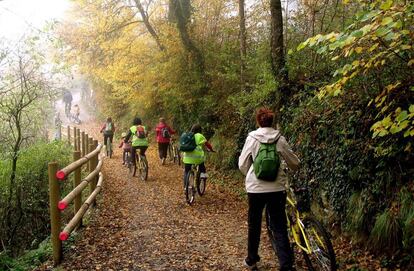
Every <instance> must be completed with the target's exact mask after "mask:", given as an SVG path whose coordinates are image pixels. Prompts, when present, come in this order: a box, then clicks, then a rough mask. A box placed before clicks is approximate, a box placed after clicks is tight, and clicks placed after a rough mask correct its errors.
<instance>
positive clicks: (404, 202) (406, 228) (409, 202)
mask: <svg viewBox="0 0 414 271" xmlns="http://www.w3.org/2000/svg"><path fill="white" fill-rule="evenodd" d="M399 219H400V221H401V226H402V232H403V239H402V242H403V246H404V248H406V249H409V250H411V251H412V249H413V247H414V196H413V194H412V192H410V191H409V190H408V189H407V188H405V187H404V188H403V189H401V191H400V193H399Z"/></svg>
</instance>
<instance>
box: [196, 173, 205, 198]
mask: <svg viewBox="0 0 414 271" xmlns="http://www.w3.org/2000/svg"><path fill="white" fill-rule="evenodd" d="M196 183H197V192H198V194H199V195H200V196H202V195H204V192H206V185H207V183H206V178H200V172H197V179H196Z"/></svg>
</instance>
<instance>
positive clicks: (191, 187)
mask: <svg viewBox="0 0 414 271" xmlns="http://www.w3.org/2000/svg"><path fill="white" fill-rule="evenodd" d="M194 182H195V176H194V172H193V171H192V170H190V171H189V172H188V173H187V174H186V175H185V199H186V201H187V203H188V204H190V205H191V204H193V202H194V200H195V183H194Z"/></svg>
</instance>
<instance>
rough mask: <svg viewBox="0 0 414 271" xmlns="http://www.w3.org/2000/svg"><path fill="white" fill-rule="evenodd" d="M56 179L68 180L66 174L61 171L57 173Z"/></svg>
mask: <svg viewBox="0 0 414 271" xmlns="http://www.w3.org/2000/svg"><path fill="white" fill-rule="evenodd" d="M56 178H57V179H58V180H61V181H62V180H64V179H65V178H66V175H65V172H63V171H62V170H59V171H58V172H56Z"/></svg>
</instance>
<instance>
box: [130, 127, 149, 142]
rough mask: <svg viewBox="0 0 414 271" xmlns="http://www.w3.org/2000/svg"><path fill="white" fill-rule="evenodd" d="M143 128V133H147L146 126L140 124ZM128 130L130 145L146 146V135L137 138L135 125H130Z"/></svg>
mask: <svg viewBox="0 0 414 271" xmlns="http://www.w3.org/2000/svg"><path fill="white" fill-rule="evenodd" d="M141 126H142V127H143V128H144V132H145V134H146V133H147V128H146V127H145V126H143V125H141ZM129 130H130V131H131V133H132V147H147V146H148V137H145V138H139V137H138V136H137V135H136V133H137V126H135V125H134V126H131V128H129Z"/></svg>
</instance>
